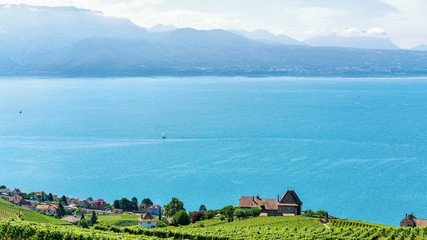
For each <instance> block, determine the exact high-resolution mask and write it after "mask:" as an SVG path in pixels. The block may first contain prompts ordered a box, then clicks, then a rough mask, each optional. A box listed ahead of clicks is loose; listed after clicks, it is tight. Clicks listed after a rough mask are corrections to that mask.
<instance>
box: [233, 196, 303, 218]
mask: <svg viewBox="0 0 427 240" xmlns="http://www.w3.org/2000/svg"><path fill="white" fill-rule="evenodd" d="M301 206H302V202H301V200H300V199H299V197H298V195H297V194H296V193H295V191H293V190H288V191H287V192H286V193H285V195H283V196H282V197H281V198H279V195H278V196H277V199H274V198H273V199H272V198H264V199H261V198H260V197H259V196H256V197H241V198H240V199H239V207H240V208H252V207H256V208H259V209H260V210H261V214H262V215H264V216H295V215H301Z"/></svg>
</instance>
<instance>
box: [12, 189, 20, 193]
mask: <svg viewBox="0 0 427 240" xmlns="http://www.w3.org/2000/svg"><path fill="white" fill-rule="evenodd" d="M12 192H13V193H22V191H21V190H19V189H17V188H15V189H13V191H12Z"/></svg>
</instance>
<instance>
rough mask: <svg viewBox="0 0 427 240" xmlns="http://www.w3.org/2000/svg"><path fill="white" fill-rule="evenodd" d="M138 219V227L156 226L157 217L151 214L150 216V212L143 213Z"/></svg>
mask: <svg viewBox="0 0 427 240" xmlns="http://www.w3.org/2000/svg"><path fill="white" fill-rule="evenodd" d="M138 221H139V227H143V228H152V227H157V221H158V220H157V219H155V218H154V217H153V216H151V214H150V213H148V212H147V213H145V214H144V215H142V216H141V217H140V218H138Z"/></svg>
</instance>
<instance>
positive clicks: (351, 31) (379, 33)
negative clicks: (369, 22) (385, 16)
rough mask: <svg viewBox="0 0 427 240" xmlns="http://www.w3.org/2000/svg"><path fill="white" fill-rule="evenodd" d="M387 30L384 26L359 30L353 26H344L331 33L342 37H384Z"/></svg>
mask: <svg viewBox="0 0 427 240" xmlns="http://www.w3.org/2000/svg"><path fill="white" fill-rule="evenodd" d="M387 34H388V33H387V31H386V30H385V29H384V28H380V27H374V28H371V29H368V30H367V31H365V30H360V29H358V28H355V27H349V28H344V29H340V30H335V31H334V32H333V35H337V36H342V37H386V36H387Z"/></svg>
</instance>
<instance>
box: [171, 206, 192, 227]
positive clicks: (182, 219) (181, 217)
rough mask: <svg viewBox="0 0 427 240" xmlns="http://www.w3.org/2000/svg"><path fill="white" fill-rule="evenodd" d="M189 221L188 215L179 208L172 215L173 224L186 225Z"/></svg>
mask: <svg viewBox="0 0 427 240" xmlns="http://www.w3.org/2000/svg"><path fill="white" fill-rule="evenodd" d="M190 222H191V220H190V217H189V216H188V214H187V212H186V211H185V210H181V211H179V212H177V213H176V214H175V215H174V216H173V223H174V225H178V224H179V225H188V224H190Z"/></svg>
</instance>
